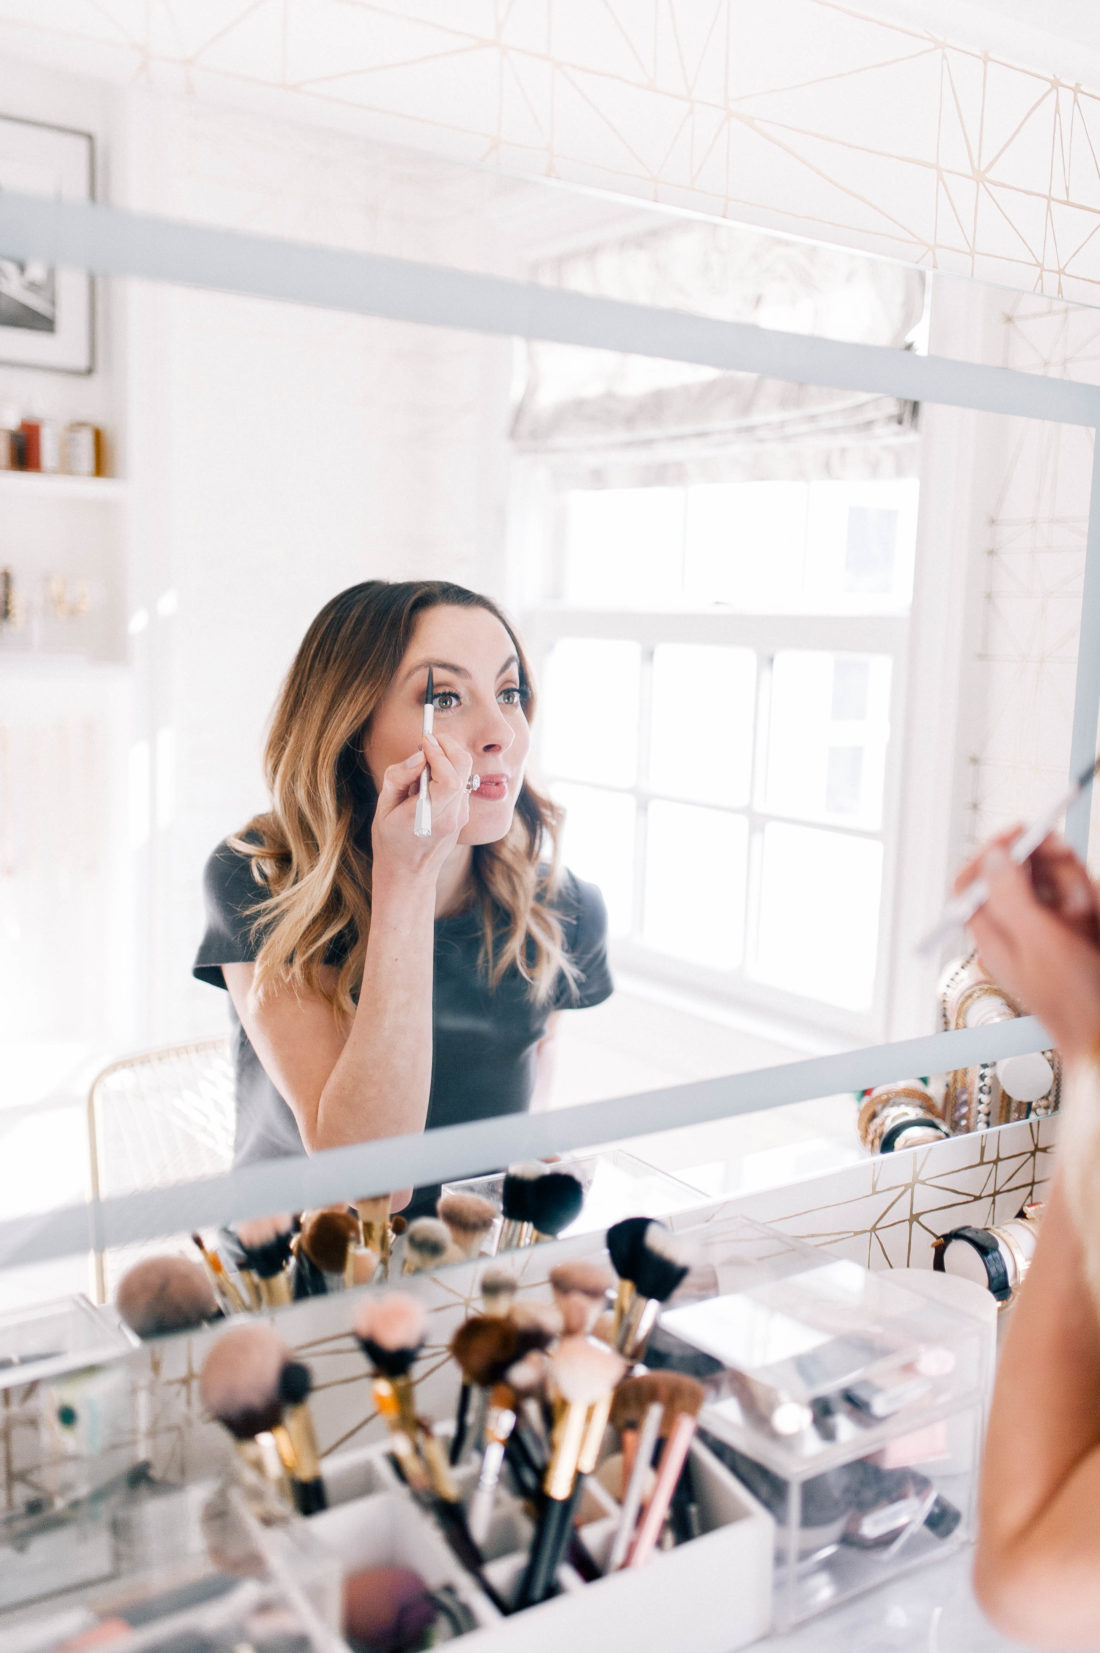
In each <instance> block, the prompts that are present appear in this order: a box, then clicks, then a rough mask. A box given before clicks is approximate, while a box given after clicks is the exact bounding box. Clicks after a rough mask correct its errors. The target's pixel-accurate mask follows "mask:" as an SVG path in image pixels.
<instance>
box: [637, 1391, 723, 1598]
mask: <svg viewBox="0 0 1100 1653" xmlns="http://www.w3.org/2000/svg"><path fill="white" fill-rule="evenodd" d="M665 1375H666V1377H675V1378H676V1380H677V1381H676V1384H675V1387H674V1388H673V1389H672V1391H671V1393H669V1395H668V1398H667V1400H666V1403H665V1415H664V1418H663V1419H662V1420H661V1431H662V1433H663V1435H664V1438H665V1444H664V1446H663V1447H662V1448H661V1456H660V1457H659V1458H658V1460H657V1481H656V1484H655V1486H654V1488H653V1493H652V1496H651V1497H650V1499H649V1501H648V1503H647V1504H646V1506H645V1509H644V1510H643V1512H642V1518H641V1521H640V1522H639V1523H638V1527H637V1531H636V1532H635V1535H634V1542H633V1543H632V1544H631V1546H630V1551H629V1553H628V1555H627V1559H626V1565H627V1566H628V1567H640V1566H642V1565H643V1563H644V1562H646V1561H648V1560H649V1557H650V1556H651V1555H652V1553H653V1549H654V1546H655V1545H656V1543H657V1539H658V1537H659V1536H660V1532H661V1528H662V1527H663V1526H664V1524H665V1519H666V1517H667V1515H668V1512H669V1506H670V1505H671V1503H672V1498H673V1494H674V1493H675V1491H676V1486H677V1483H678V1482H679V1479H680V1476H681V1474H682V1472H683V1468H684V1464H685V1463H686V1461H687V1455H688V1450H689V1448H690V1446H691V1443H692V1440H693V1439H694V1436H695V1429H696V1425H697V1423H698V1418H699V1412H700V1410H701V1408H702V1405H703V1400H704V1397H705V1390H704V1389H703V1385H702V1384H701V1383H699V1382H698V1381H697V1380H696V1379H695V1378H689V1377H686V1376H685V1375H684V1374H683V1373H681V1372H669V1373H666V1374H665Z"/></svg>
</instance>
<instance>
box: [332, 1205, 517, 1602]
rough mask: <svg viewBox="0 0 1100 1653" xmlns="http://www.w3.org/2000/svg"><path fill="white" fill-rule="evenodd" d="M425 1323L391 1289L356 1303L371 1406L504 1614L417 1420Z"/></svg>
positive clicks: (414, 1306) (456, 1548) (414, 1488)
mask: <svg viewBox="0 0 1100 1653" xmlns="http://www.w3.org/2000/svg"><path fill="white" fill-rule="evenodd" d="M410 1226H411V1224H410ZM427 1324H428V1321H427V1314H426V1311H425V1309H424V1306H423V1304H422V1303H421V1302H419V1300H418V1299H417V1298H415V1297H411V1296H409V1295H408V1294H407V1293H405V1292H399V1291H389V1292H384V1293H383V1294H382V1296H380V1297H374V1298H367V1299H366V1301H365V1302H363V1303H361V1304H360V1306H359V1310H358V1312H357V1314H356V1316H355V1321H354V1332H355V1335H356V1337H357V1338H358V1339H359V1342H360V1344H361V1345H362V1348H363V1352H364V1353H365V1354H366V1356H367V1359H368V1360H369V1361H370V1362H371V1365H372V1366H373V1367H374V1400H375V1405H376V1406H377V1408H378V1411H379V1413H380V1414H381V1416H382V1417H383V1418H384V1419H385V1422H386V1425H387V1427H388V1428H389V1431H390V1440H391V1443H392V1445H393V1449H394V1456H395V1459H396V1461H397V1463H398V1464H399V1466H400V1469H401V1472H402V1474H403V1476H404V1478H405V1481H406V1483H407V1485H408V1487H409V1489H410V1491H411V1492H412V1493H413V1495H414V1497H416V1498H418V1499H419V1501H420V1502H421V1503H422V1504H424V1505H425V1507H427V1508H429V1509H430V1510H431V1511H432V1513H433V1514H434V1516H435V1518H436V1521H437V1522H438V1524H439V1528H440V1531H441V1532H442V1533H443V1535H444V1537H445V1538H446V1540H447V1542H448V1544H449V1545H450V1547H451V1551H452V1553H453V1554H454V1555H455V1556H456V1558H457V1559H458V1560H459V1561H460V1562H461V1563H462V1565H463V1566H464V1567H465V1568H466V1570H467V1572H469V1573H470V1575H471V1577H473V1578H475V1579H476V1580H477V1583H478V1585H479V1587H480V1589H481V1590H482V1592H483V1593H484V1594H485V1595H486V1596H488V1598H489V1600H490V1601H491V1602H492V1603H493V1606H494V1607H496V1609H497V1611H498V1612H501V1613H504V1612H506V1611H507V1608H506V1607H505V1605H504V1603H503V1601H502V1600H501V1597H500V1593H499V1592H498V1591H497V1590H496V1589H494V1587H493V1585H492V1583H491V1582H490V1581H489V1579H487V1578H486V1577H485V1575H484V1573H483V1571H482V1567H481V1556H480V1553H479V1551H478V1548H477V1546H476V1544H475V1543H474V1541H473V1539H472V1538H471V1537H470V1532H469V1528H468V1527H467V1525H466V1518H465V1516H464V1515H463V1513H462V1507H461V1505H460V1504H459V1501H458V1488H457V1487H456V1486H455V1483H454V1479H453V1477H452V1476H451V1473H450V1469H449V1467H448V1465H447V1460H446V1455H445V1454H444V1453H443V1452H442V1450H441V1448H440V1445H439V1442H438V1441H437V1440H436V1438H435V1436H434V1435H433V1434H432V1432H431V1430H430V1429H429V1428H428V1426H427V1424H425V1423H422V1422H421V1421H420V1419H418V1418H417V1416H416V1409H415V1406H414V1403H413V1385H412V1378H411V1376H410V1373H411V1371H412V1367H413V1365H414V1363H415V1361H416V1358H417V1355H418V1354H419V1353H420V1349H421V1347H422V1345H423V1342H424V1338H425V1336H426V1334H427Z"/></svg>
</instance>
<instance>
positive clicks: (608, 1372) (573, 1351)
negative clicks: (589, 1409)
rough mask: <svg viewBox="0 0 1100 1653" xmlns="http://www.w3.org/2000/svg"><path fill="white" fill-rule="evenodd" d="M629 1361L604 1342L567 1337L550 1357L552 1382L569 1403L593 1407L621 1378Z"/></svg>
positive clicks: (570, 1404) (550, 1377)
mask: <svg viewBox="0 0 1100 1653" xmlns="http://www.w3.org/2000/svg"><path fill="white" fill-rule="evenodd" d="M625 1371H626V1361H625V1360H624V1359H623V1357H622V1355H620V1354H616V1352H615V1350H614V1349H609V1348H608V1347H607V1345H606V1344H604V1343H595V1342H593V1341H592V1340H591V1339H590V1338H587V1337H567V1338H563V1339H562V1341H561V1342H560V1343H559V1344H558V1346H557V1348H556V1349H555V1350H554V1353H553V1354H552V1355H551V1356H550V1369H549V1381H550V1384H551V1386H552V1387H553V1388H554V1389H555V1390H556V1392H557V1393H558V1394H559V1395H560V1396H561V1398H562V1400H563V1401H565V1402H566V1403H567V1404H568V1405H569V1406H593V1405H594V1404H595V1403H596V1401H598V1400H601V1399H602V1398H603V1397H604V1396H605V1395H606V1394H607V1393H608V1391H609V1390H610V1389H612V1388H613V1386H614V1385H615V1384H616V1383H617V1382H618V1381H619V1379H620V1378H621V1377H622V1375H623V1373H624V1372H625Z"/></svg>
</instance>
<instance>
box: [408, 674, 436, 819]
mask: <svg viewBox="0 0 1100 1653" xmlns="http://www.w3.org/2000/svg"><path fill="white" fill-rule="evenodd" d="M434 722H435V677H434V675H433V672H432V668H431V667H430V666H429V667H428V682H427V686H426V688H425V690H424V722H423V725H422V731H421V732H422V733H423V734H425V735H430V734H431V732H432V725H433V724H434ZM413 832H414V834H415V836H416V837H417V838H430V837H431V835H432V800H431V799H430V798H429V796H428V761H427V753H425V755H424V767H423V769H422V770H421V771H420V795H419V796H418V798H417V800H416V820H415V821H414V822H413Z"/></svg>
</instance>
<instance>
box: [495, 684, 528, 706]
mask: <svg viewBox="0 0 1100 1653" xmlns="http://www.w3.org/2000/svg"><path fill="white" fill-rule="evenodd" d="M500 698H501V700H503V702H504V704H505V705H506V706H522V705H523V701H524V693H523V690H522V689H520V688H518V687H517V688H511V689H501V691H500Z"/></svg>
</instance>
